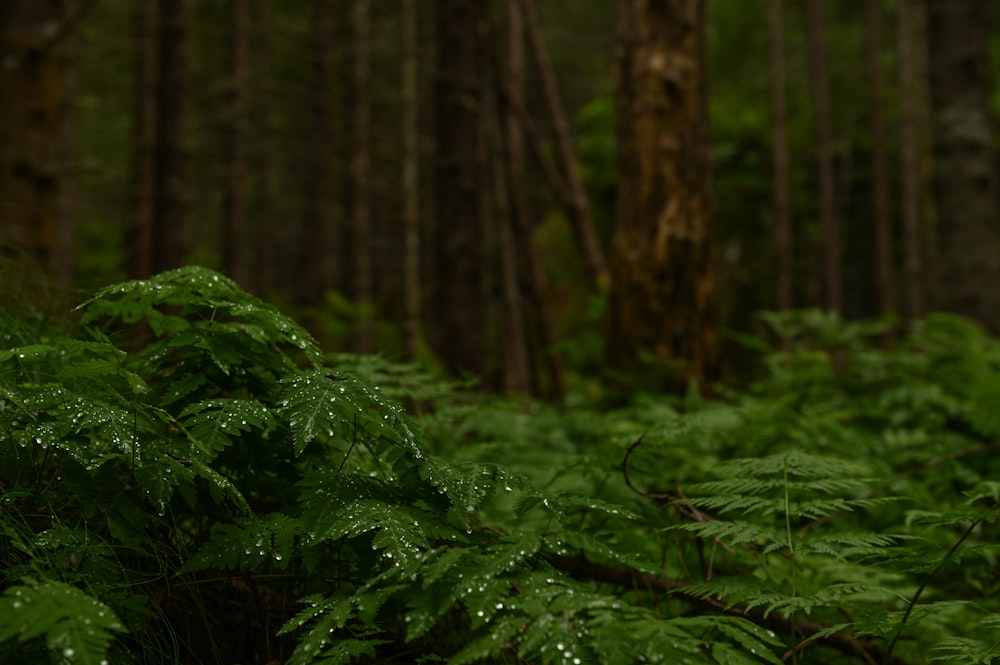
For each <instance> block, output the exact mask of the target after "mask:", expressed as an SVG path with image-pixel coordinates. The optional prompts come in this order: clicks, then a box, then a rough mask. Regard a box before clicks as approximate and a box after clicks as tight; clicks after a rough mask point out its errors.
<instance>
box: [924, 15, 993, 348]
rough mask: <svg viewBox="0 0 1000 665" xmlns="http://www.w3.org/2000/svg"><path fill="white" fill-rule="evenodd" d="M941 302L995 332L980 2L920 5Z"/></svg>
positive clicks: (988, 115)
mask: <svg viewBox="0 0 1000 665" xmlns="http://www.w3.org/2000/svg"><path fill="white" fill-rule="evenodd" d="M927 7H928V10H929V13H928V17H927V27H928V46H929V49H930V89H931V103H932V108H933V119H934V194H935V198H936V203H937V220H938V240H939V242H938V246H939V247H940V270H941V280H942V288H941V303H940V305H941V306H942V307H943V308H945V309H947V310H950V311H952V312H956V313H958V314H961V315H963V316H967V317H970V318H972V319H974V320H976V321H978V322H980V323H981V324H983V325H984V326H986V328H987V329H989V330H990V331H992V332H994V333H996V332H1000V228H998V226H997V220H996V215H997V209H998V206H997V203H998V191H997V174H996V167H995V161H994V159H995V155H996V140H995V138H994V131H995V130H994V120H993V116H992V109H991V107H990V95H991V94H992V91H993V87H992V85H993V81H992V76H991V70H990V58H989V43H988V34H989V32H988V29H987V26H988V22H987V15H988V12H987V3H984V2H981V1H979V0H948V2H930V3H928V5H927Z"/></svg>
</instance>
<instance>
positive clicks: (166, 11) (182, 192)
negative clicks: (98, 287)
mask: <svg viewBox="0 0 1000 665" xmlns="http://www.w3.org/2000/svg"><path fill="white" fill-rule="evenodd" d="M159 6H160V18H159V26H158V27H159V63H158V64H159V72H158V76H157V79H156V106H157V133H156V148H155V160H156V174H155V193H154V202H155V208H154V220H153V234H152V240H153V247H152V249H153V260H152V268H153V272H160V271H162V270H166V269H168V268H176V267H178V266H181V265H183V264H184V263H185V262H186V261H187V256H188V228H187V226H188V197H189V192H188V185H187V160H188V148H187V141H188V136H187V131H188V108H187V104H188V87H189V86H188V84H189V71H188V67H189V56H188V41H189V40H188V29H189V25H190V7H189V5H188V0H160V5H159Z"/></svg>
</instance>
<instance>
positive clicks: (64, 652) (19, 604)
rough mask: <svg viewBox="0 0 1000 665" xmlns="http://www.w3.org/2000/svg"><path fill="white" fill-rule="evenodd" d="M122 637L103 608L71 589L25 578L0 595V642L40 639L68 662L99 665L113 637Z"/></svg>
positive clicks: (122, 630)
mask: <svg viewBox="0 0 1000 665" xmlns="http://www.w3.org/2000/svg"><path fill="white" fill-rule="evenodd" d="M125 632H127V631H126V629H125V626H124V625H123V624H122V623H121V621H119V619H118V617H117V616H115V613H114V612H113V611H112V610H111V608H109V607H108V606H107V605H105V604H104V603H102V602H101V601H99V600H97V599H96V598H94V597H92V596H89V595H87V594H86V593H84V592H83V591H80V590H79V589H77V588H76V587H73V586H70V585H68V584H64V583H62V582H56V581H53V580H41V581H36V580H33V579H27V578H26V579H24V580H22V581H21V584H18V585H15V586H13V587H10V588H9V589H7V590H6V591H4V593H3V596H0V642H5V641H7V640H10V639H13V638H15V637H16V638H18V639H19V640H21V641H27V640H30V639H32V638H35V637H42V636H44V638H45V643H46V645H47V646H48V648H49V649H50V650H51V651H53V652H54V653H56V654H58V657H60V658H62V659H63V660H64V661H67V662H70V663H80V664H81V665H101V664H102V663H106V662H107V661H106V659H105V654H106V651H107V648H108V645H109V644H110V643H111V640H112V639H114V634H115V633H125Z"/></svg>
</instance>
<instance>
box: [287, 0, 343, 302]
mask: <svg viewBox="0 0 1000 665" xmlns="http://www.w3.org/2000/svg"><path fill="white" fill-rule="evenodd" d="M333 14H334V11H333V8H332V7H331V5H330V4H329V3H328V2H326V0H313V5H312V15H313V24H312V40H313V49H312V62H311V65H312V79H311V80H312V88H313V89H312V92H311V94H310V98H309V103H310V109H309V111H310V114H311V120H312V126H311V127H310V132H309V144H308V147H307V150H308V159H309V165H310V169H309V172H308V174H307V175H306V182H305V186H306V191H305V201H304V206H305V208H304V220H303V221H304V223H303V225H302V229H301V231H302V234H301V236H300V237H299V238H298V245H299V248H298V249H299V252H300V255H301V256H302V266H301V269H300V272H301V275H302V276H301V277H299V278H298V280H297V281H296V283H295V288H296V296H297V300H298V302H299V303H300V304H302V305H307V306H311V307H318V306H319V305H321V304H322V302H323V295H324V293H325V292H326V289H327V288H328V286H329V280H330V275H329V271H328V269H327V268H328V265H329V259H328V256H327V254H328V242H329V238H330V235H331V232H332V229H331V226H332V215H331V203H330V186H331V182H332V178H333V164H332V159H333V155H332V150H331V146H332V144H333V109H332V108H331V106H330V104H331V101H332V97H333V91H332V81H333V77H334V76H335V75H336V73H335V67H334V53H333V45H334V39H335V36H334V25H333Z"/></svg>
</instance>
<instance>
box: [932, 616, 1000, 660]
mask: <svg viewBox="0 0 1000 665" xmlns="http://www.w3.org/2000/svg"><path fill="white" fill-rule="evenodd" d="M974 635H975V637H957V636H955V637H948V638H945V639H943V640H941V641H940V642H938V643H937V644H936V645H935V646H934V647H933V651H934V652H935V653H936V654H937V655H935V656H932V657H931V659H930V660H931V661H936V662H943V663H950V664H952V665H991V663H994V662H995V661H997V660H1000V614H988V615H986V616H985V617H983V618H982V619H980V620H979V622H978V624H977V627H976V630H975V632H974Z"/></svg>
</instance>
